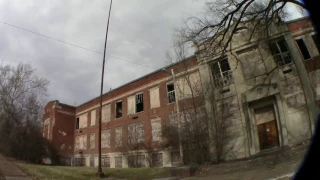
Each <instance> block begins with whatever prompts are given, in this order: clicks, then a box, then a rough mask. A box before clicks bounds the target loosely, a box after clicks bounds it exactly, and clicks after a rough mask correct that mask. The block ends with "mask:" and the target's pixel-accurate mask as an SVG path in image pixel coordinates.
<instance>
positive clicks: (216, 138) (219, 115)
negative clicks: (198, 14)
mask: <svg viewBox="0 0 320 180" xmlns="http://www.w3.org/2000/svg"><path fill="white" fill-rule="evenodd" d="M185 48H186V46H185V44H183V43H181V42H179V41H178V42H175V49H174V50H175V54H174V55H175V57H176V62H179V63H180V64H181V65H182V66H183V71H182V72H180V73H179V75H177V80H176V82H175V83H176V87H175V89H176V94H177V97H176V101H177V102H176V108H175V109H176V110H177V109H179V111H178V112H176V113H175V114H172V115H171V116H170V117H169V123H168V124H167V125H166V126H164V128H163V136H164V137H165V139H167V141H168V142H167V144H165V145H166V147H171V148H172V149H173V150H174V149H179V148H181V147H179V146H178V145H179V144H181V146H182V151H183V154H182V157H181V158H182V159H183V162H184V163H203V162H205V161H209V160H214V161H222V160H224V159H225V158H226V157H227V156H229V157H228V158H229V159H230V158H232V157H230V154H232V152H233V151H234V150H235V149H234V144H235V142H234V137H236V136H237V134H236V133H235V132H232V131H230V130H229V129H228V125H229V124H230V121H231V120H228V119H231V118H232V111H231V110H232V109H234V108H232V106H233V104H232V102H224V103H223V104H222V106H221V105H219V104H218V101H217V100H216V96H217V95H216V91H213V90H212V89H216V90H218V89H217V88H216V87H215V83H214V82H213V80H212V79H210V81H209V82H207V83H203V82H202V81H201V79H200V74H199V71H201V70H200V69H199V70H198V71H192V69H190V67H189V66H188V65H187V62H186V61H185V59H186V58H187V57H185V54H186V49H185ZM167 57H169V58H168V60H169V61H172V60H173V59H174V58H172V57H171V56H169V55H168V53H167ZM221 90H222V89H221ZM225 101H227V100H225ZM228 101H230V100H228ZM219 102H220V104H221V102H222V101H219ZM205 106H210V107H209V109H210V111H207V109H206V107H205ZM227 106H228V107H227ZM218 107H219V108H218ZM212 149H214V150H213V152H210V151H212Z"/></svg>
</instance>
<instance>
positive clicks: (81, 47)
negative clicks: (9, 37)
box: [0, 21, 159, 69]
mask: <svg viewBox="0 0 320 180" xmlns="http://www.w3.org/2000/svg"><path fill="white" fill-rule="evenodd" d="M0 23H2V24H5V25H8V26H11V27H14V28H17V29H20V30H23V31H27V32H29V33H32V34H35V35H38V36H42V37H45V38H48V39H50V40H53V41H57V42H60V43H63V44H67V45H70V46H74V47H76V48H80V49H83V50H86V51H90V52H93V53H97V54H101V55H102V54H103V53H102V52H99V51H95V50H92V49H89V48H86V47H83V46H79V45H76V44H73V43H69V42H66V41H63V40H60V39H57V38H53V37H50V36H47V35H44V34H40V33H37V32H34V31H31V30H29V29H25V28H22V27H19V26H16V25H13V24H9V23H6V22H3V21H0ZM108 56H110V57H113V58H116V59H119V60H122V61H126V62H130V63H133V64H136V65H140V66H145V67H148V68H152V69H159V68H155V67H152V66H149V65H146V64H141V63H138V62H134V61H129V60H126V59H123V58H120V57H117V56H113V55H108Z"/></svg>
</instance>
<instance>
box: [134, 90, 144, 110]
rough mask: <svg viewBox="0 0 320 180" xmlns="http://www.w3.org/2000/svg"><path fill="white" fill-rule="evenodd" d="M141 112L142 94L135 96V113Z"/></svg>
mask: <svg viewBox="0 0 320 180" xmlns="http://www.w3.org/2000/svg"><path fill="white" fill-rule="evenodd" d="M141 111H143V94H142V93H139V94H137V95H136V113H138V112H141Z"/></svg>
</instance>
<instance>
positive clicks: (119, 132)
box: [115, 127, 122, 147]
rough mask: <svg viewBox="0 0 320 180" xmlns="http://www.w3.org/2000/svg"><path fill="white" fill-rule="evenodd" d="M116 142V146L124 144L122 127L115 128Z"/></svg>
mask: <svg viewBox="0 0 320 180" xmlns="http://www.w3.org/2000/svg"><path fill="white" fill-rule="evenodd" d="M115 143H116V144H115V146H116V147H121V146H122V127H118V128H116V129H115Z"/></svg>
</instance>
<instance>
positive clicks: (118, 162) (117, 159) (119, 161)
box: [115, 156, 122, 168]
mask: <svg viewBox="0 0 320 180" xmlns="http://www.w3.org/2000/svg"><path fill="white" fill-rule="evenodd" d="M115 166H116V168H122V157H121V156H119V157H115Z"/></svg>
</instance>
